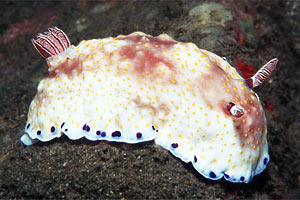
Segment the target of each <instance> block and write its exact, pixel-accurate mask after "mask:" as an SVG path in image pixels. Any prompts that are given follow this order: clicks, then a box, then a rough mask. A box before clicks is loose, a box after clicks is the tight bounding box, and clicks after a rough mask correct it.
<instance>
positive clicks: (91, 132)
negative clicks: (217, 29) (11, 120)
mask: <svg viewBox="0 0 300 200" xmlns="http://www.w3.org/2000/svg"><path fill="white" fill-rule="evenodd" d="M33 44H34V46H35V47H36V49H37V50H38V51H39V53H40V54H41V55H42V56H43V57H44V58H45V59H46V61H47V64H48V67H49V68H48V70H49V73H48V75H47V76H46V77H45V78H44V79H43V80H42V81H41V82H40V83H39V86H38V89H37V94H36V96H35V98H34V100H33V101H32V102H31V104H30V108H29V113H28V120H27V124H26V127H25V132H26V134H24V135H23V136H22V137H21V141H22V142H23V143H24V144H25V145H31V144H33V143H34V142H36V141H43V142H45V141H49V140H51V139H53V138H56V137H60V136H61V135H62V134H65V135H67V136H68V137H69V138H70V139H72V140H75V139H79V138H82V137H86V138H87V139H89V140H108V141H115V142H126V143H138V142H144V141H149V140H153V139H154V140H155V143H156V144H158V145H160V146H162V147H164V148H165V149H167V150H169V151H170V152H171V153H172V154H173V155H175V156H176V157H178V158H180V159H181V160H183V161H184V162H191V163H192V164H193V166H194V167H195V169H196V170H197V171H198V172H199V173H201V174H202V175H203V176H205V177H206V178H209V179H213V180H217V179H220V178H222V177H224V178H225V179H226V180H228V181H231V182H245V183H248V182H249V181H250V180H251V179H252V177H253V176H254V175H256V174H259V173H261V172H262V171H263V170H264V169H265V168H266V165H267V163H268V161H269V155H268V143H267V138H266V135H267V127H266V118H265V114H264V111H263V108H262V106H261V104H260V102H259V98H258V96H257V95H256V94H255V93H254V92H253V91H252V90H251V89H252V88H253V87H256V86H258V85H260V84H261V83H262V82H263V81H264V80H265V79H266V78H267V77H268V76H269V75H270V74H271V72H272V71H273V70H274V68H275V66H276V64H277V62H278V59H277V58H275V59H272V60H270V61H269V62H268V63H267V64H265V65H264V66H263V67H262V68H261V69H260V70H259V71H258V72H257V73H256V74H255V75H254V76H253V77H251V78H249V79H246V80H244V79H243V78H242V77H241V76H240V75H239V74H238V73H237V71H236V70H235V69H234V68H233V67H231V66H230V65H229V64H228V63H227V62H226V61H225V60H223V59H222V58H221V57H219V56H217V55H215V54H213V53H211V52H208V51H206V50H202V49H199V48H198V47H197V46H196V45H195V44H193V43H181V42H177V41H175V40H173V39H172V38H171V37H169V36H168V35H166V34H162V35H159V36H158V37H152V36H150V35H146V34H144V33H142V32H135V33H132V34H130V35H127V36H124V35H120V36H118V37H114V38H113V37H109V38H104V39H93V40H86V41H82V42H80V44H79V45H78V46H76V47H75V46H72V45H71V44H70V42H69V39H68V38H67V36H66V35H65V34H64V32H63V31H61V30H60V29H58V28H56V27H54V28H50V29H49V32H46V33H43V34H39V35H38V36H37V39H36V40H33Z"/></svg>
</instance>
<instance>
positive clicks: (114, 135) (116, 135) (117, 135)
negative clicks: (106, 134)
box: [111, 131, 121, 137]
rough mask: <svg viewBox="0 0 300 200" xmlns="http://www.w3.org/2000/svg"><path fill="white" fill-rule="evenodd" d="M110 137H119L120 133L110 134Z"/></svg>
mask: <svg viewBox="0 0 300 200" xmlns="http://www.w3.org/2000/svg"><path fill="white" fill-rule="evenodd" d="M111 136H112V137H121V132H120V131H115V132H113V133H112V134H111Z"/></svg>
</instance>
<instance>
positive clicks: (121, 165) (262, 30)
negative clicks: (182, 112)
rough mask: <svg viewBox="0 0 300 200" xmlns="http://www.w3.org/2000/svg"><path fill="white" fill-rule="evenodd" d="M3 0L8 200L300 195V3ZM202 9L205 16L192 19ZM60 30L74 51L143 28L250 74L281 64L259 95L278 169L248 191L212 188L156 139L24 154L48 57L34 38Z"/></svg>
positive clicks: (3, 194)
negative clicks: (32, 104) (30, 112)
mask: <svg viewBox="0 0 300 200" xmlns="http://www.w3.org/2000/svg"><path fill="white" fill-rule="evenodd" d="M204 2H205V1H200V0H199V1H195V0H178V1H175V0H173V1H154V0H153V1H140V0H136V1H127V0H123V1H116V0H114V1H83V0H81V1H64V2H59V1H24V2H22V1H1V2H0V16H1V17H0V97H1V98H0V198H20V197H24V198H75V197H77V198H101V199H103V198H110V199H111V198H124V199H132V198H168V199H170V198H171V199H174V198H180V199H182V198H203V199H216V198H221V199H245V198H247V199H278V198H279V199H296V198H298V199H299V198H300V191H299V181H300V173H299V171H300V167H299V166H300V165H299V159H300V156H299V152H300V151H299V150H300V148H299V147H300V125H299V124H300V112H299V111H300V78H299V77H300V76H299V75H300V69H299V67H300V66H299V61H300V59H299V55H300V34H299V33H300V25H299V22H300V2H299V1H276V0H272V1H269V0H266V1H256V0H253V1H250V0H240V1H215V2H216V3H211V2H212V1H206V2H210V4H204ZM196 6H201V8H204V9H202V10H204V11H205V13H198V14H197V15H189V13H190V11H191V10H192V9H193V8H195V7H196ZM51 26H57V27H59V28H61V29H63V30H64V32H65V33H66V34H67V35H68V36H69V38H70V41H71V42H72V44H74V45H77V44H78V43H79V42H80V41H81V40H84V39H85V40H87V39H93V38H105V37H109V36H117V35H119V34H129V33H131V32H134V31H142V32H145V33H148V34H151V35H154V36H156V35H159V34H161V33H167V34H169V35H170V36H172V37H173V38H174V39H176V40H178V41H181V42H193V43H195V44H196V45H197V46H198V47H199V48H202V49H207V50H209V51H212V52H214V53H216V54H218V55H220V56H225V57H227V59H228V61H229V63H231V64H232V65H233V66H235V67H237V68H238V69H239V70H240V72H241V74H243V75H244V77H247V76H250V75H252V74H253V73H255V71H256V70H257V69H259V67H260V66H261V65H262V64H264V63H265V62H266V61H268V60H270V59H271V58H273V57H278V58H279V60H280V61H279V63H278V66H277V68H276V70H275V71H274V72H273V74H272V76H271V78H269V79H268V80H267V81H265V83H264V84H263V85H261V86H260V87H258V88H255V92H257V94H258V95H259V97H260V99H261V102H262V104H263V106H264V108H265V112H266V117H267V120H268V130H269V132H268V141H269V153H270V159H271V160H270V163H269V164H268V167H267V169H266V170H265V171H264V172H263V173H262V174H260V175H258V176H255V177H254V179H253V180H252V181H251V182H250V183H249V184H235V183H229V182H226V181H225V180H219V181H211V180H208V179H206V178H204V177H202V176H201V175H200V174H198V173H197V171H196V170H195V169H194V168H193V167H192V165H191V164H185V163H183V162H181V161H180V160H179V159H177V158H175V157H174V156H172V155H171V154H170V153H169V152H168V151H166V150H164V149H163V148H161V147H159V146H157V145H155V143H154V142H147V143H143V144H135V145H130V144H123V143H112V142H105V141H101V142H100V141H98V142H91V141H88V140H86V139H81V140H77V141H71V140H69V139H68V138H66V137H62V138H59V139H55V140H53V141H50V142H47V143H38V144H35V145H33V146H30V147H25V146H24V145H23V144H22V143H21V142H20V140H19V138H20V137H21V135H22V134H23V133H24V126H25V123H26V117H27V109H28V107H29V104H30V102H31V100H32V99H33V98H34V95H35V93H36V87H37V85H38V82H39V81H40V80H41V79H42V78H43V77H44V76H45V75H46V74H47V67H46V63H45V60H44V59H43V58H42V57H41V56H40V55H39V54H38V53H37V51H36V50H35V49H34V48H33V46H32V44H31V42H30V39H31V38H33V37H34V36H35V35H36V34H37V33H39V32H44V31H46V30H47V28H48V27H51Z"/></svg>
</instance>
